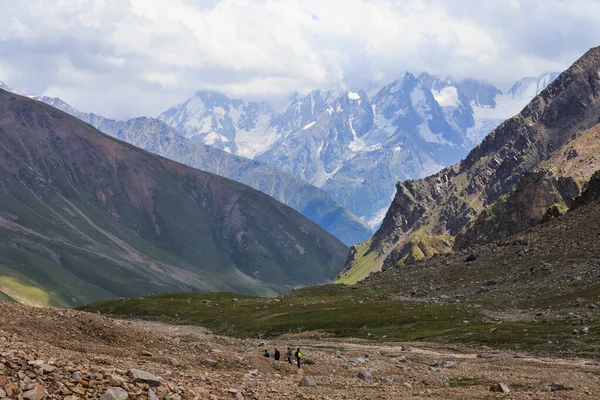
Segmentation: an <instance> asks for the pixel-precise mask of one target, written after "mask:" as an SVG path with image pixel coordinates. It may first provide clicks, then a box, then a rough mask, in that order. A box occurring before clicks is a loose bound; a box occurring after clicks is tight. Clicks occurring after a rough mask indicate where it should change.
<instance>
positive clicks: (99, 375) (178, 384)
mask: <svg viewBox="0 0 600 400" xmlns="http://www.w3.org/2000/svg"><path fill="white" fill-rule="evenodd" d="M410 345H411V346H412V349H411V350H410V351H403V350H402V347H401V346H400V344H398V343H371V342H363V341H359V340H348V341H342V340H336V339H332V338H315V339H313V338H303V337H296V338H285V339H284V338H282V339H279V340H254V339H245V340H242V339H234V338H228V337H222V336H216V335H213V334H211V333H210V332H209V331H208V330H206V329H204V328H200V327H195V326H173V325H168V324H162V323H155V322H147V321H123V320H113V319H110V318H107V317H103V316H100V315H97V314H88V313H82V312H78V311H74V310H59V309H41V308H27V307H24V306H20V305H15V304H11V303H6V302H0V383H2V384H3V385H4V386H5V388H6V387H8V385H11V386H10V387H11V390H13V392H12V393H13V395H11V396H9V398H11V399H14V398H17V396H18V395H20V394H22V392H23V391H25V390H27V389H29V388H32V387H34V385H36V384H39V385H43V387H44V390H46V393H47V397H46V398H47V399H50V398H56V399H59V398H69V399H70V400H75V399H82V398H100V396H101V394H102V393H104V392H105V391H106V390H107V389H109V388H110V387H112V386H115V385H118V386H120V387H121V388H123V389H124V390H125V391H127V393H129V398H138V399H146V398H148V395H149V387H148V386H147V385H144V384H140V383H134V382H133V381H132V380H131V377H129V376H128V375H127V371H128V370H129V369H131V368H137V369H142V370H144V371H148V372H150V373H153V374H155V375H157V376H158V377H160V378H161V379H162V384H161V385H160V386H159V387H157V388H155V389H153V390H154V392H155V394H157V396H158V397H159V398H160V399H196V398H197V399H242V398H243V399H260V400H263V399H281V398H286V399H315V400H316V399H319V400H333V399H390V400H391V399H467V400H468V399H487V398H490V399H491V398H510V399H556V398H560V399H597V398H600V378H599V376H600V367H599V366H597V365H594V363H593V360H562V359H557V360H553V359H543V358H537V357H526V358H521V356H520V355H517V354H514V353H507V352H498V351H492V350H481V351H478V352H474V351H473V349H463V348H458V347H457V348H449V347H444V346H437V345H434V344H429V343H410ZM287 346H290V347H293V348H295V347H300V348H301V349H302V353H303V355H304V357H305V360H310V363H309V364H306V365H303V366H302V368H301V369H300V370H298V368H297V367H296V366H295V365H294V364H288V363H287V362H285V361H283V362H281V365H280V369H279V370H276V369H275V368H274V366H273V360H272V359H266V358H263V357H262V350H264V349H265V348H269V349H270V350H273V348H274V347H279V348H280V349H285V348H287ZM27 360H30V362H32V363H35V362H36V360H37V361H39V363H40V364H41V363H46V364H49V365H50V366H49V369H50V370H54V371H53V372H46V371H44V368H45V367H44V368H41V369H37V367H34V368H33V369H31V370H29V371H25V372H26V374H23V371H22V370H21V367H22V365H23V362H25V363H27ZM177 364H179V365H177ZM3 366H4V367H3ZM360 371H368V372H369V373H370V374H371V375H372V377H373V378H372V380H370V381H365V380H362V379H360V378H359V376H358V374H359V372H360ZM75 372H77V373H78V374H79V375H80V377H79V378H80V381H78V380H74V378H73V377H74V373H75ZM27 374H29V375H27ZM36 374H37V375H36ZM30 375H31V376H32V377H33V378H30V377H29V376H30ZM302 376H307V377H308V378H310V379H312V380H313V381H314V382H315V383H316V384H317V386H316V387H299V386H298V382H299V381H300V379H301V378H302ZM26 380H28V381H26ZM552 381H555V382H562V383H563V384H564V385H563V386H565V387H567V388H568V387H572V390H561V391H555V392H551V391H550V387H551V386H550V385H551V382H552ZM36 382H37V383H36ZM497 382H503V383H505V384H507V385H508V387H509V388H510V389H511V392H510V393H509V394H508V395H501V394H494V393H491V392H490V391H489V388H490V386H491V385H492V384H494V383H497ZM14 384H16V386H14ZM5 388H4V389H2V390H5ZM15 388H16V391H15ZM5 391H6V390H5ZM19 391H20V392H19ZM67 393H70V394H69V395H76V396H77V397H68V396H67ZM238 393H239V394H238ZM178 396H179V397H178ZM236 396H237V397H236ZM0 398H3V393H2V392H0Z"/></svg>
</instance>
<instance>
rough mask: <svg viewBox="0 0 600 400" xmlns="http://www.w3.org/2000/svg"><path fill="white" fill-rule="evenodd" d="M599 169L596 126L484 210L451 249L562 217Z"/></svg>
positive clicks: (599, 143)
mask: <svg viewBox="0 0 600 400" xmlns="http://www.w3.org/2000/svg"><path fill="white" fill-rule="evenodd" d="M599 169H600V126H596V127H594V128H592V129H590V130H588V131H586V132H584V133H583V134H582V135H581V136H579V137H577V138H576V139H574V140H572V141H571V142H569V144H568V145H566V146H563V147H562V148H561V149H559V150H557V151H555V152H553V153H552V155H551V156H550V157H549V158H548V159H547V160H545V161H543V162H542V163H541V164H540V166H539V167H536V168H535V169H533V170H532V171H531V172H528V173H526V174H525V175H524V176H523V177H522V178H521V179H520V180H519V182H518V183H517V185H516V186H515V188H514V189H513V190H512V191H511V192H510V193H508V194H506V195H505V196H502V197H501V198H500V199H499V200H498V201H496V202H495V203H494V204H492V205H490V206H488V207H486V208H485V209H484V210H483V211H482V212H481V213H480V214H479V216H478V217H477V219H475V220H474V221H472V222H471V223H470V224H469V225H468V226H467V227H466V228H465V229H464V230H463V231H462V232H460V233H459V234H458V235H457V237H456V241H455V244H454V248H455V249H463V248H466V247H469V246H471V245H474V244H483V243H488V242H490V241H493V240H496V239H500V238H503V237H506V236H509V235H512V234H515V233H518V232H522V231H524V230H526V229H528V228H531V227H532V226H535V225H537V224H539V223H541V222H544V221H547V220H548V219H549V218H552V217H556V216H558V215H561V214H563V213H564V212H566V211H567V210H568V209H569V208H571V207H572V204H573V199H574V198H575V197H577V196H579V195H580V194H581V192H582V190H583V189H585V188H586V187H587V185H588V182H589V180H590V178H591V177H592V174H593V173H594V172H595V171H597V170H599Z"/></svg>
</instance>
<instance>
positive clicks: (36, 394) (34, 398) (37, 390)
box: [23, 383, 46, 400]
mask: <svg viewBox="0 0 600 400" xmlns="http://www.w3.org/2000/svg"><path fill="white" fill-rule="evenodd" d="M44 397H46V388H44V385H42V384H41V383H36V384H35V386H34V387H33V388H32V389H30V390H28V391H26V392H25V393H23V398H24V399H25V400H42V399H43V398H44Z"/></svg>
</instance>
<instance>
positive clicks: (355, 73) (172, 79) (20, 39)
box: [0, 0, 600, 117]
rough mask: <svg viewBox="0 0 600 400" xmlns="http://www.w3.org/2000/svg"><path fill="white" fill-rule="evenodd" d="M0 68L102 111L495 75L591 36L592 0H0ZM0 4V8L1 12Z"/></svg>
mask: <svg viewBox="0 0 600 400" xmlns="http://www.w3.org/2000/svg"><path fill="white" fill-rule="evenodd" d="M0 9H1V10H2V14H3V19H4V21H5V23H2V24H0V55H1V56H0V72H2V74H3V75H2V76H0V79H2V80H4V81H6V82H7V83H9V84H10V85H12V86H13V87H16V88H18V89H21V90H24V91H28V92H35V93H44V94H47V95H57V96H61V97H64V100H66V101H68V102H70V103H72V104H73V105H74V106H76V107H78V108H80V109H83V110H89V111H94V112H97V113H101V114H105V115H107V116H113V117H128V116H135V115H142V114H146V115H156V114H158V113H159V112H160V111H163V110H164V109H166V108H168V107H169V106H171V105H173V104H174V103H177V102H180V101H183V100H184V99H185V98H186V97H187V96H189V95H190V94H191V93H193V92H194V91H195V90H198V89H212V90H222V91H225V92H226V93H228V94H230V95H236V96H255V97H261V96H277V95H287V94H288V93H290V92H293V91H300V92H304V91H307V90H310V89H312V88H316V87H319V88H325V89H327V88H333V87H343V86H352V85H354V84H356V83H359V82H361V81H365V80H374V79H378V80H388V79H390V80H391V79H393V78H395V77H398V76H401V75H402V73H403V72H404V71H406V70H410V71H413V72H415V73H419V72H421V71H428V72H431V73H434V74H441V75H452V76H455V77H457V78H461V77H474V78H478V79H487V80H489V81H492V82H494V83H496V84H498V85H503V86H506V85H508V84H509V83H510V82H511V81H513V80H516V79H518V78H520V77H522V76H525V75H530V74H537V73H541V72H543V71H546V70H556V69H563V68H565V67H567V66H568V65H569V64H570V63H571V62H572V61H574V59H575V58H577V56H578V55H580V54H581V53H583V52H584V51H585V50H586V49H587V48H589V47H592V46H595V45H597V43H595V41H596V40H598V39H597V38H599V37H600V4H599V3H598V2H596V1H594V0H589V1H584V0H573V1H568V2H566V1H560V0H545V1H542V0H539V1H535V0H510V1H494V0H481V1H476V2H474V1H466V0H424V1H423V0H405V1H400V0H327V1H323V0H252V1H251V0H197V1H193V0H128V1H125V0H102V1H92V0H56V1H48V0H28V1H27V2H22V1H13V0H0ZM5 16H6V17H5Z"/></svg>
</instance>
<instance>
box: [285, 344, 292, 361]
mask: <svg viewBox="0 0 600 400" xmlns="http://www.w3.org/2000/svg"><path fill="white" fill-rule="evenodd" d="M292 354H293V353H292V349H291V347H288V350H287V354H286V355H287V358H286V360H287V362H288V363H290V364H291V363H292Z"/></svg>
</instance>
